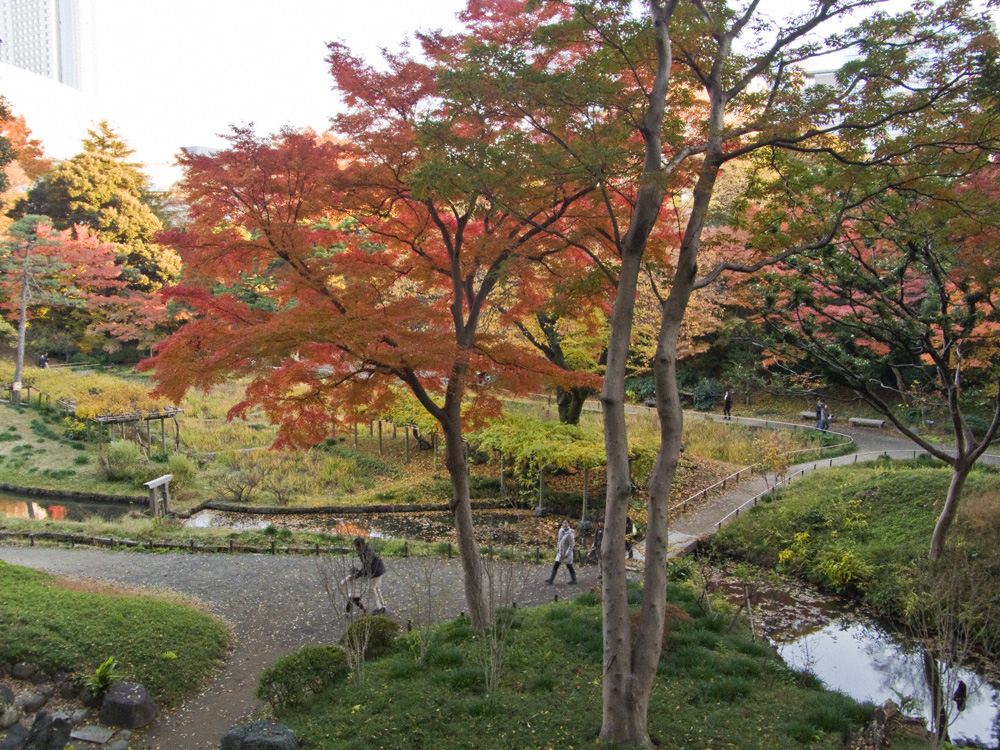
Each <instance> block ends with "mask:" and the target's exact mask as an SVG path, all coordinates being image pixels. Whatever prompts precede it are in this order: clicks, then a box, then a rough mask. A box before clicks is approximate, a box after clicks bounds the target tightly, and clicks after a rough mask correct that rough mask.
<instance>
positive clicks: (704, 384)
mask: <svg viewBox="0 0 1000 750" xmlns="http://www.w3.org/2000/svg"><path fill="white" fill-rule="evenodd" d="M691 395H692V398H693V400H694V408H695V409H698V410H699V411H707V410H708V409H711V408H712V407H713V406H715V402H716V401H718V400H719V396H721V395H722V386H721V385H719V381H718V380H715V379H714V378H704V379H702V380H699V381H698V383H697V384H696V385H695V387H694V389H693V390H692V392H691Z"/></svg>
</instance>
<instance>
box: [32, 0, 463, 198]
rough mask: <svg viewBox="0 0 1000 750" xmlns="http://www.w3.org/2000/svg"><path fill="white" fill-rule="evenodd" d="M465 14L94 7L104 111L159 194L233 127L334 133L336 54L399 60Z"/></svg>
mask: <svg viewBox="0 0 1000 750" xmlns="http://www.w3.org/2000/svg"><path fill="white" fill-rule="evenodd" d="M464 5H465V3H464V0H380V1H379V2H371V1H370V0H369V1H367V2H366V1H365V0H94V7H95V10H96V19H95V20H96V24H95V29H94V34H95V38H94V42H95V44H96V55H95V59H94V63H95V65H94V67H95V74H96V75H95V78H96V86H95V93H96V95H97V102H96V107H95V109H94V110H93V111H94V112H96V113H98V116H101V117H107V119H108V120H110V121H111V122H112V124H114V125H115V126H116V127H117V128H118V130H119V131H120V132H121V134H122V135H123V136H124V137H125V138H126V139H127V140H128V141H129V143H130V144H131V145H132V147H133V148H135V149H136V151H137V157H138V158H139V159H141V160H142V161H144V162H145V163H146V164H147V166H148V168H149V171H150V172H151V173H153V175H154V178H156V181H157V182H159V181H161V180H160V177H159V175H157V172H162V168H159V165H162V164H166V163H170V162H172V161H173V158H174V155H175V154H176V153H177V151H178V150H179V149H180V148H181V147H182V146H221V145H223V141H222V140H221V139H220V138H218V137H217V134H219V133H224V132H226V131H228V130H229V126H230V124H233V123H244V122H253V123H254V124H255V126H256V128H257V130H258V131H259V132H272V131H275V130H277V129H278V128H280V127H281V126H282V125H284V124H290V125H293V126H295V127H305V126H311V127H313V128H315V129H317V130H323V129H325V128H326V127H327V125H328V119H329V117H330V116H331V115H332V114H333V113H334V111H335V109H336V105H337V102H336V97H335V96H334V95H333V93H332V92H331V90H330V87H331V83H332V78H331V76H330V74H329V72H328V69H327V65H326V63H325V62H324V58H325V57H326V43H327V42H329V41H334V40H337V39H340V40H343V41H346V42H347V43H348V45H349V46H350V47H351V48H352V49H353V50H355V52H356V53H359V54H361V55H363V56H365V57H367V58H368V59H374V58H375V57H377V55H378V52H379V48H380V47H383V46H385V47H388V48H390V49H394V48H397V47H398V46H399V44H400V43H401V42H402V41H403V40H404V39H406V38H407V37H408V36H410V35H411V33H412V31H414V30H416V29H438V28H446V29H447V28H450V27H455V26H456V25H457V24H456V22H455V14H456V13H457V12H458V11H459V10H461V9H462V8H463V7H464ZM15 108H16V107H15ZM28 125H29V127H31V125H32V123H31V120H30V119H29V121H28ZM36 132H37V131H36ZM37 134H38V135H39V136H42V137H43V138H44V133H37ZM83 135H84V134H83V133H81V134H80V137H82V136H83ZM75 143H76V144H79V138H77V139H76V140H75ZM76 150H78V149H74V150H73V151H72V152H71V153H68V154H62V153H54V154H52V155H53V156H58V157H63V156H70V155H72V153H75V151H76Z"/></svg>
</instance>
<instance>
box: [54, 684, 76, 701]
mask: <svg viewBox="0 0 1000 750" xmlns="http://www.w3.org/2000/svg"><path fill="white" fill-rule="evenodd" d="M79 694H80V689H79V688H78V687H77V686H76V685H74V684H73V683H72V682H64V683H63V684H62V685H60V686H59V697H60V698H64V699H65V700H68V701H71V700H73V699H74V698H76V696H78V695H79Z"/></svg>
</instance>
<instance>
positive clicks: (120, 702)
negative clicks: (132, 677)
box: [100, 682, 156, 729]
mask: <svg viewBox="0 0 1000 750" xmlns="http://www.w3.org/2000/svg"><path fill="white" fill-rule="evenodd" d="M155 716H156V704H155V703H154V702H153V699H152V698H150V697H149V693H147V692H146V688H145V687H143V686H142V685H140V684H139V683H138V682H116V683H115V684H114V685H112V686H111V689H110V690H108V693H107V695H105V696H104V700H103V701H102V702H101V712H100V721H101V723H102V724H105V725H107V726H111V727H124V728H125V729H141V728H142V727H144V726H146V725H147V724H149V722H151V721H152V720H153V717H155Z"/></svg>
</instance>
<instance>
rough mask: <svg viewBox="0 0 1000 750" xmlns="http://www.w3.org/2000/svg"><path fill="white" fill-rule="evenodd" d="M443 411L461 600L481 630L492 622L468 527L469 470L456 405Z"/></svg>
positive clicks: (476, 549)
mask: <svg viewBox="0 0 1000 750" xmlns="http://www.w3.org/2000/svg"><path fill="white" fill-rule="evenodd" d="M445 410H446V413H447V414H448V417H447V418H446V419H445V421H443V422H442V423H441V427H442V430H443V431H444V443H445V466H446V467H447V469H448V476H449V478H450V479H451V492H452V496H451V512H452V515H453V516H454V518H455V535H456V536H457V538H458V553H459V557H460V559H461V561H462V572H463V576H462V578H463V584H464V587H465V601H466V603H467V604H468V606H469V618H470V619H471V621H472V627H474V628H475V629H476V630H477V631H482V630H484V629H485V628H486V627H487V626H488V625H489V624H490V622H491V621H492V613H491V612H490V611H489V609H488V607H487V605H486V595H485V593H484V591H483V566H482V560H481V558H480V556H479V545H478V544H476V534H475V531H474V529H473V524H472V504H471V502H470V498H469V467H468V466H467V465H466V461H465V446H464V443H463V441H462V422H461V413H460V406H459V407H457V408H456V407H452V406H451V405H446V407H445Z"/></svg>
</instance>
